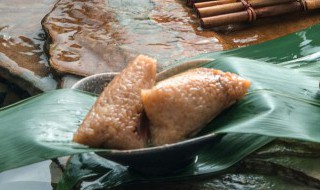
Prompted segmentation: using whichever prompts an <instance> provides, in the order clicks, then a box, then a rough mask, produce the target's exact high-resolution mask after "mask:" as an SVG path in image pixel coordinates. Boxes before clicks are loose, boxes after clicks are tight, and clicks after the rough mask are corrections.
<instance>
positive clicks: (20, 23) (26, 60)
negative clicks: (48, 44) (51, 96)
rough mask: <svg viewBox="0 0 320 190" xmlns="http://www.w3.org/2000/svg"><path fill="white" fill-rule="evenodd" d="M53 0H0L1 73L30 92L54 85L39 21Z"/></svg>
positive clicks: (45, 89)
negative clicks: (44, 50)
mask: <svg viewBox="0 0 320 190" xmlns="http://www.w3.org/2000/svg"><path fill="white" fill-rule="evenodd" d="M54 2H55V1H54V0H49V1H48V0H27V1H25V0H2V1H1V3H0V13H1V17H0V76H1V77H3V78H5V79H7V80H8V81H10V82H13V83H15V84H17V85H18V86H20V87H21V88H22V89H25V90H26V91H28V92H29V93H30V94H36V93H38V92H41V91H47V90H52V89H55V88H56V86H57V82H56V80H55V79H54V78H53V75H52V74H51V71H50V67H49V65H48V61H47V58H46V55H45V54H44V52H43V44H44V41H45V34H44V32H43V30H42V28H41V24H40V21H41V19H42V18H43V16H44V15H45V14H46V13H47V12H48V11H49V10H50V9H51V8H52V6H53V3H54ZM17 5H18V6H17Z"/></svg>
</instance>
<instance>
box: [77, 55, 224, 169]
mask: <svg viewBox="0 0 320 190" xmlns="http://www.w3.org/2000/svg"><path fill="white" fill-rule="evenodd" d="M201 61H202V62H200V61H199V60H197V61H193V62H187V63H184V64H182V66H177V67H175V68H171V69H168V70H167V71H164V72H162V73H160V74H158V76H157V78H158V79H159V78H161V79H164V78H166V77H169V76H172V75H173V74H176V73H179V72H182V71H183V70H187V69H188V68H192V67H194V66H195V65H199V64H200V63H203V62H204V61H203V60H201ZM209 61H212V60H209ZM206 62H208V60H206ZM186 65H188V66H186ZM116 74H117V73H101V74H96V75H92V76H89V77H86V78H84V79H82V80H80V81H78V82H77V83H76V84H74V85H73V87H72V88H73V89H78V90H82V91H87V92H91V93H96V94H99V93H101V91H102V90H103V88H104V87H105V86H106V85H107V84H108V83H109V82H110V81H111V80H112V79H113V77H114V76H115V75H116ZM164 76H165V77H164ZM220 139H221V136H220V135H219V136H218V135H216V134H214V133H211V134H207V135H203V136H200V137H195V138H191V139H189V140H185V141H181V142H178V143H174V144H168V145H163V146H157V147H150V148H143V149H135V150H111V151H108V152H97V153H96V154H98V155H99V156H101V157H104V158H106V159H109V160H112V161H115V162H118V163H120V164H123V165H126V166H129V167H130V168H132V169H134V170H137V171H139V172H143V173H148V174H163V173H168V172H173V171H176V170H178V169H181V168H183V167H184V166H186V165H188V164H192V163H193V162H194V161H195V158H196V156H197V154H198V153H199V152H200V151H201V150H203V149H204V148H206V147H207V146H209V145H212V143H216V142H218V141H220Z"/></svg>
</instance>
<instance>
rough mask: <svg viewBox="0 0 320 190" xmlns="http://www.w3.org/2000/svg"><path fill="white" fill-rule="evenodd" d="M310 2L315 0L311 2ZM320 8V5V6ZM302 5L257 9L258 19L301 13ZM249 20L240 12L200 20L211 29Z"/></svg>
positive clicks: (293, 3) (244, 12)
mask: <svg viewBox="0 0 320 190" xmlns="http://www.w3.org/2000/svg"><path fill="white" fill-rule="evenodd" d="M309 1H310V2H311V1H313V0H309ZM316 1H320V0H316ZM307 5H311V6H312V7H318V4H316V3H313V4H311V3H309V4H307ZM319 6H320V5H319ZM301 10H302V7H301V3H300V2H292V3H287V4H280V5H273V6H269V7H263V8H258V9H255V14H256V18H257V19H259V18H264V17H270V16H276V15H281V14H286V13H291V12H297V11H301ZM248 20H249V16H248V12H247V11H240V12H235V13H230V14H224V15H218V16H212V17H205V18H201V19H200V24H201V26H202V27H203V28H210V27H217V26H222V25H226V24H232V23H239V22H245V21H248Z"/></svg>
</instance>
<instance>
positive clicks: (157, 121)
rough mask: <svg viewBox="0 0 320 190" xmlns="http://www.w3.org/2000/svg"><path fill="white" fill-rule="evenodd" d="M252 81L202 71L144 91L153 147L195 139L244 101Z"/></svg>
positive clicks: (181, 76) (170, 80)
mask: <svg viewBox="0 0 320 190" xmlns="http://www.w3.org/2000/svg"><path fill="white" fill-rule="evenodd" d="M249 87H250V81H248V80H245V79H243V78H241V77H239V76H238V75H236V74H232V73H229V72H222V71H219V70H214V69H209V68H198V69H193V70H189V71H187V72H184V73H181V74H179V75H175V76H173V77H171V78H168V79H166V80H163V81H161V82H159V83H158V84H157V85H156V86H155V87H153V88H152V89H148V90H142V92H141V97H142V102H143V106H144V109H145V112H146V114H147V117H148V118H149V120H150V123H151V125H150V132H151V140H152V143H153V145H155V146H158V145H163V144H169V143H175V142H178V141H181V140H184V139H186V138H189V137H191V136H193V135H194V134H195V133H196V132H198V131H199V130H200V129H201V128H202V127H203V126H204V125H206V124H207V123H208V122H210V121H211V120H212V119H213V118H214V117H216V116H217V115H218V114H219V113H220V112H222V111H223V110H224V109H226V108H228V107H229V106H230V105H232V104H233V103H235V101H236V100H238V99H240V98H242V97H243V96H244V95H245V94H246V92H247V89H248V88H249Z"/></svg>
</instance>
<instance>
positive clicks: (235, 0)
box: [193, 0, 237, 9]
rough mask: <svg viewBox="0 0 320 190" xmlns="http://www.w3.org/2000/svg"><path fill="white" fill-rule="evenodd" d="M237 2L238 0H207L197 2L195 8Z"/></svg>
mask: <svg viewBox="0 0 320 190" xmlns="http://www.w3.org/2000/svg"><path fill="white" fill-rule="evenodd" d="M234 2H237V0H220V1H212V0H211V1H207V2H200V3H195V4H194V5H193V7H194V8H195V9H199V8H203V7H211V6H216V5H223V4H227V3H234Z"/></svg>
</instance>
